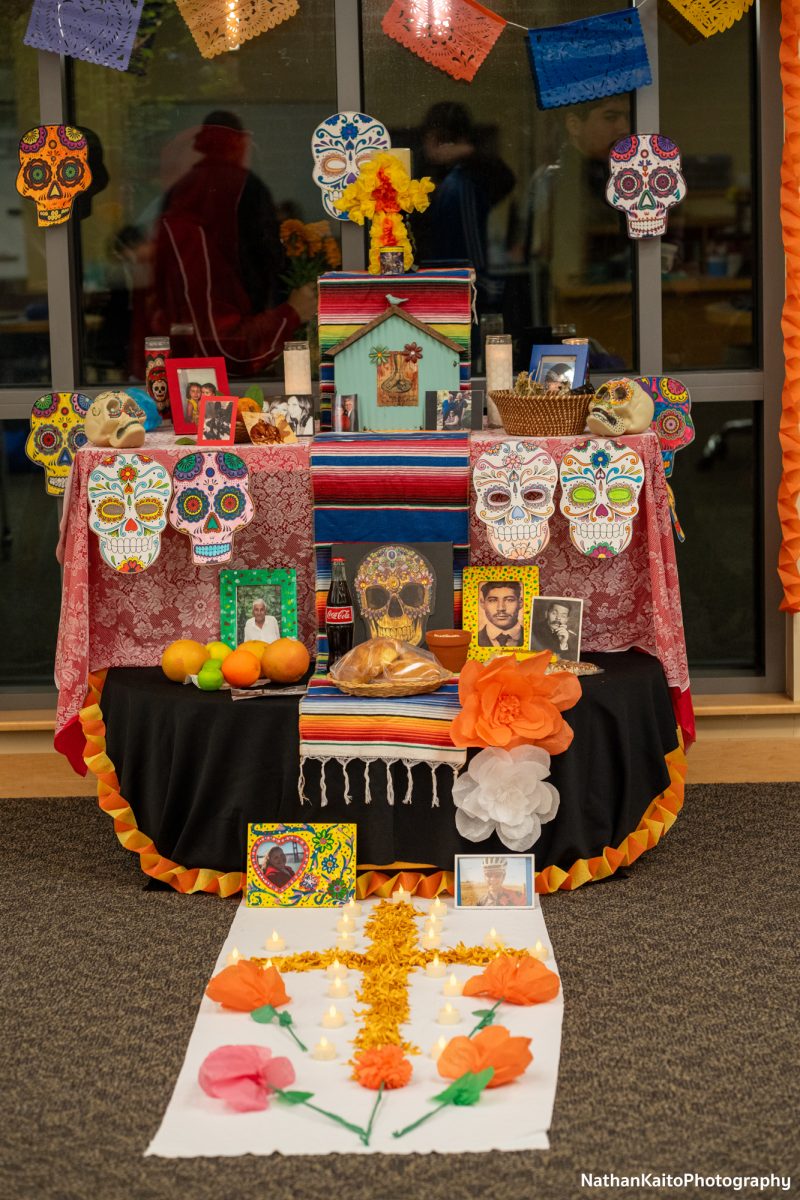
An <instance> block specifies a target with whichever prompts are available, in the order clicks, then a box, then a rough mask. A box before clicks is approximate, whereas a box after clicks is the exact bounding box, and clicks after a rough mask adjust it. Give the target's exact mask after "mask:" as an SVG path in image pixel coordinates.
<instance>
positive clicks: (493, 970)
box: [464, 954, 561, 1005]
mask: <svg viewBox="0 0 800 1200" xmlns="http://www.w3.org/2000/svg"><path fill="white" fill-rule="evenodd" d="M560 986H561V985H560V981H559V978H558V976H557V975H556V973H555V971H551V970H550V968H549V967H546V966H545V965H544V963H543V962H539V959H538V958H530V957H526V958H513V957H512V956H511V955H510V954H500V955H498V957H497V958H495V959H494V960H493V961H492V962H490V963H489V965H488V967H487V968H486V970H485V971H484V972H483V974H481V975H473V977H472V979H468V980H467V982H466V983H465V984H464V995H465V996H491V998H492V999H493V1000H506V1001H507V1002H508V1003H509V1004H526V1005H527V1004H542V1003H543V1002H544V1001H545V1000H552V999H553V997H554V996H557V995H558V989H559V987H560Z"/></svg>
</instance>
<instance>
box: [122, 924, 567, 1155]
mask: <svg viewBox="0 0 800 1200" xmlns="http://www.w3.org/2000/svg"><path fill="white" fill-rule="evenodd" d="M372 905H373V901H365V902H364V903H363V904H362V905H360V910H361V914H362V917H361V918H360V919H359V920H358V921H357V926H356V940H355V945H354V947H353V949H355V950H356V951H359V952H360V951H364V950H365V949H366V948H367V943H366V941H365V939H364V937H363V928H364V924H365V921H366V918H367V917H368V916H369V915H370V912H371V908H372ZM416 907H417V908H418V909H420V910H422V912H423V913H424V915H425V916H427V913H428V909H429V907H430V901H419V902H418V903H417V905H416ZM340 916H341V910H340V909H313V910H312V909H303V910H297V909H279V908H273V909H251V908H247V907H246V906H245V905H244V903H242V904H241V905H240V906H239V908H238V909H237V911H236V916H235V917H234V920H233V923H232V925H231V928H230V931H229V933H228V937H227V939H226V941H225V944H224V946H223V947H222V950H221V951H220V954H219V958H218V959H217V963H216V967H215V969H214V972H213V973H214V974H216V973H217V972H218V971H220V970H222V968H223V967H224V966H225V963H226V960H227V957H228V955H229V954H230V952H231V951H232V950H233V948H234V946H235V947H237V948H238V950H239V952H240V953H241V955H242V956H243V957H245V958H246V957H248V956H250V955H253V956H259V957H261V956H266V953H267V952H266V951H265V949H264V942H265V940H266V938H267V937H269V936H270V934H271V933H272V930H273V929H276V930H277V931H278V933H279V934H280V936H281V937H283V938H284V939H285V941H286V949H285V950H284V951H282V952H281V953H285V954H297V953H301V952H303V951H307V950H328V949H330V948H332V947H334V946H335V945H336V939H337V933H336V922H337V920H338V919H339V917H340ZM423 920H424V917H423V916H420V917H419V918H418V922H417V923H418V929H419V933H420V936H421V935H422V931H423ZM492 927H494V928H495V929H496V931H497V934H498V935H499V937H501V938H502V939H503V941H504V943H505V944H506V945H508V946H511V947H516V948H518V949H521V948H522V947H529V946H534V945H535V944H536V942H537V941H541V942H543V943H544V945H545V946H549V944H550V942H549V938H548V936H547V929H546V927H545V923H544V918H543V916H542V911H541V908H540V907H537V908H535V909H512V908H505V909H456V908H454V907H453V906H452V901H449V902H448V904H447V914H446V918H445V921H444V926H443V929H442V937H441V949H442V951H445V950H447V949H448V948H450V947H453V946H455V945H456V944H457V943H458V942H463V943H464V944H465V945H467V946H477V945H481V944H483V943H484V941H485V939H486V937H487V935H488V934H489V931H490V929H491V928H492ZM276 957H278V955H276ZM547 966H548V967H550V968H551V969H552V970H556V969H557V968H556V964H555V960H554V959H553V957H552V956H551V957H550V958H549V959H548V960H547ZM482 969H483V968H482V967H479V966H448V968H447V975H448V976H449V975H450V974H451V973H452V974H455V975H456V977H457V978H458V979H459V980H461V981H462V983H463V982H465V981H466V980H467V979H469V978H470V977H471V976H473V975H477V974H479V973H480V971H481V970H482ZM284 982H285V984H286V990H287V992H288V993H289V995H290V996H291V998H292V999H291V1004H290V1005H289V1008H288V1011H289V1012H291V1015H292V1019H293V1022H294V1029H295V1030H296V1032H297V1034H298V1036H299V1037H300V1039H301V1041H303V1042H304V1043H305V1044H306V1045H307V1046H308V1049H309V1053H308V1054H304V1053H303V1052H302V1051H301V1050H300V1049H299V1047H298V1046H297V1045H296V1044H295V1042H294V1040H293V1039H292V1037H291V1036H290V1035H289V1033H288V1032H287V1031H286V1030H285V1029H282V1028H280V1027H279V1026H278V1025H277V1024H270V1025H262V1024H258V1023H257V1022H256V1021H254V1020H252V1019H251V1017H250V1014H249V1013H235V1012H229V1011H226V1010H224V1009H222V1008H221V1007H220V1006H219V1005H218V1004H216V1003H214V1002H213V1001H211V1000H209V999H208V997H207V996H204V997H203V1000H202V1002H201V1004H200V1011H199V1013H198V1016H197V1021H196V1022H195V1026H194V1030H193V1032H192V1036H191V1039H190V1041H189V1046H188V1049H187V1052H186V1058H185V1060H184V1063H183V1067H182V1068H181V1072H180V1075H179V1076H178V1081H177V1083H176V1085H175V1090H174V1092H173V1094H172V1098H171V1100H170V1102H169V1105H168V1107H167V1111H166V1113H165V1115H164V1119H163V1121H162V1123H161V1127H160V1129H159V1130H158V1133H157V1134H156V1136H155V1137H154V1139H153V1141H152V1142H151V1144H150V1146H149V1147H148V1149H147V1151H146V1153H147V1154H153V1155H160V1156H162V1157H165V1158H192V1157H200V1156H231V1155H240V1154H272V1153H274V1152H276V1151H277V1152H279V1153H281V1154H285V1155H300V1154H329V1153H342V1154H369V1153H372V1154H374V1153H384V1154H402V1153H426V1152H429V1151H438V1152H440V1153H453V1154H456V1153H465V1152H476V1151H487V1150H546V1149H547V1148H548V1147H549V1141H548V1137H547V1130H548V1129H549V1127H550V1121H551V1117H552V1112H553V1102H554V1099H555V1091H556V1083H557V1079H558V1061H559V1054H560V1047H561V1020H562V1015H563V1000H562V995H561V992H560V991H559V994H558V996H557V997H556V998H555V999H554V1000H551V1001H549V1002H548V1003H545V1004H535V1005H532V1006H530V1007H521V1006H517V1005H513V1004H507V1003H505V1002H504V1003H502V1004H501V1005H500V1007H499V1008H498V1010H497V1012H496V1014H495V1024H496V1025H503V1026H505V1027H506V1028H507V1029H509V1030H510V1032H511V1033H512V1034H513V1035H515V1036H520V1035H522V1036H525V1037H530V1038H531V1039H532V1040H531V1044H530V1049H531V1052H532V1053H533V1062H532V1064H531V1065H530V1066H529V1067H528V1069H527V1071H526V1072H525V1074H524V1075H522V1076H520V1077H519V1078H518V1079H516V1080H515V1081H514V1082H513V1083H510V1084H507V1085H505V1086H502V1087H497V1088H487V1089H486V1090H485V1091H484V1092H483V1095H482V1097H481V1099H480V1100H479V1101H478V1103H477V1104H475V1105H474V1106H472V1107H454V1106H450V1105H449V1106H447V1107H446V1108H443V1109H442V1110H441V1112H439V1113H437V1114H436V1116H434V1117H432V1118H431V1120H430V1121H427V1122H426V1123H425V1124H424V1125H422V1126H421V1127H420V1128H419V1129H416V1130H414V1131H413V1132H412V1133H410V1134H407V1135H406V1136H405V1137H402V1138H393V1137H392V1131H393V1130H398V1129H402V1128H404V1127H405V1126H406V1125H408V1124H410V1123H411V1122H412V1121H415V1120H416V1119H417V1118H418V1117H420V1116H422V1115H423V1114H424V1113H425V1112H426V1111H427V1110H429V1109H431V1108H432V1107H433V1105H431V1103H430V1100H431V1098H432V1097H433V1096H435V1095H436V1094H437V1093H438V1092H440V1091H442V1090H444V1088H445V1087H446V1086H447V1085H448V1083H449V1082H450V1081H449V1080H446V1079H442V1077H441V1076H440V1075H439V1074H438V1072H437V1069H436V1063H435V1060H434V1059H433V1058H432V1057H431V1050H432V1048H433V1046H434V1044H435V1043H436V1041H437V1039H438V1038H439V1037H441V1036H444V1037H445V1038H448V1039H449V1038H450V1037H454V1036H456V1035H458V1034H462V1035H466V1034H468V1033H470V1031H471V1030H472V1029H473V1028H474V1027H475V1025H476V1024H477V1020H478V1018H476V1017H474V1016H473V1015H472V1014H473V1012H474V1011H475V1010H476V1009H482V1008H489V1007H491V1006H492V1004H493V1003H494V1001H493V1000H491V999H488V998H486V997H478V996H471V997H466V996H456V997H445V996H444V995H443V993H442V987H443V984H444V982H445V979H431V978H429V977H428V976H427V975H426V974H425V972H424V971H423V970H415V971H412V972H411V973H410V974H409V977H408V986H409V1001H410V1006H411V1019H410V1021H409V1022H408V1023H407V1024H406V1025H405V1026H403V1028H402V1033H403V1036H404V1037H406V1038H407V1039H408V1040H409V1041H411V1042H412V1043H414V1044H415V1045H416V1046H417V1047H419V1049H420V1051H421V1054H420V1055H413V1056H411V1062H412V1064H413V1075H412V1078H411V1082H410V1083H409V1084H408V1085H407V1086H406V1087H404V1088H402V1089H396V1090H392V1091H387V1092H385V1093H384V1097H383V1101H382V1104H381V1107H380V1110H379V1112H378V1116H377V1119H376V1122H375V1126H374V1128H373V1132H372V1138H371V1142H370V1145H369V1146H368V1147H366V1146H364V1145H363V1144H362V1143H361V1141H360V1139H359V1138H358V1137H356V1136H355V1135H354V1134H352V1133H351V1132H350V1131H349V1130H347V1129H344V1128H342V1127H341V1126H339V1125H337V1124H336V1123H334V1122H332V1121H329V1120H327V1119H326V1118H325V1117H322V1116H319V1115H318V1114H316V1113H314V1112H312V1111H310V1110H309V1109H307V1108H305V1107H304V1106H301V1105H298V1106H289V1105H287V1104H283V1103H281V1102H279V1101H278V1100H276V1099H275V1098H272V1099H271V1101H270V1105H269V1108H268V1109H266V1110H265V1111H264V1112H256V1113H237V1112H234V1111H233V1110H231V1109H229V1108H228V1107H227V1106H226V1105H225V1104H224V1102H223V1101H221V1100H214V1099H211V1098H210V1097H209V1096H206V1095H205V1093H204V1092H203V1091H202V1090H201V1088H200V1086H199V1084H198V1082H197V1074H198V1070H199V1068H200V1065H201V1063H202V1062H203V1060H204V1059H205V1057H206V1055H207V1054H209V1053H210V1052H211V1051H212V1050H215V1049H216V1048H217V1047H218V1046H223V1045H262V1046H267V1047H269V1049H270V1050H271V1051H272V1053H273V1054H274V1055H276V1056H285V1057H287V1058H289V1059H290V1060H291V1062H292V1064H293V1066H294V1068H295V1072H296V1076H297V1078H296V1081H295V1083H294V1084H293V1085H292V1087H293V1088H295V1089H298V1090H303V1091H306V1092H313V1093H314V1096H313V1103H314V1104H317V1105H319V1106H320V1107H322V1108H326V1109H329V1110H331V1111H333V1112H335V1113H337V1114H339V1115H340V1116H343V1117H345V1118H346V1119H347V1120H350V1121H352V1122H354V1123H355V1124H357V1125H362V1126H364V1125H366V1122H367V1120H368V1118H369V1114H370V1112H371V1110H372V1105H373V1102H374V1100H375V1097H376V1093H375V1092H372V1091H368V1090H366V1089H365V1088H362V1087H360V1086H359V1085H358V1084H357V1083H356V1082H355V1081H354V1080H352V1079H351V1078H350V1072H351V1068H350V1067H349V1066H348V1065H347V1060H348V1059H349V1058H350V1057H351V1053H352V1046H351V1045H350V1042H351V1040H352V1038H353V1037H354V1034H355V1031H356V1028H357V1025H356V1020H357V1018H355V1017H354V1009H359V1008H361V1007H363V1006H360V1005H359V1004H358V1003H357V1001H356V999H355V992H356V990H357V988H358V987H359V985H360V982H361V973H360V972H359V971H356V970H350V971H349V972H348V975H347V984H348V987H349V994H348V996H347V997H346V998H343V999H337V1000H336V1001H335V1004H336V1007H337V1008H338V1009H339V1010H340V1011H341V1012H342V1013H344V1015H345V1018H346V1022H345V1024H344V1026H343V1027H342V1028H340V1029H333V1030H331V1029H323V1028H322V1027H321V1021H322V1017H323V1014H324V1013H325V1012H326V1011H327V1009H328V1008H329V1006H330V1005H331V1004H332V1003H334V1001H333V1000H331V999H330V997H329V996H328V995H327V990H328V987H329V985H330V982H331V981H330V980H329V979H328V978H327V976H326V974H325V972H324V971H322V970H320V971H317V970H314V971H307V972H302V973H298V972H291V971H287V972H286V973H285V974H284ZM448 1000H449V1002H450V1003H451V1004H453V1005H454V1007H456V1008H457V1009H458V1010H459V1011H460V1013H461V1022H460V1024H458V1025H449V1026H443V1025H439V1024H438V1023H437V1016H438V1013H439V1010H440V1009H441V1008H442V1007H443V1005H445V1004H446V1003H447V1002H448ZM321 1036H325V1037H327V1039H328V1041H329V1042H332V1043H333V1044H334V1045H335V1046H336V1049H337V1051H338V1057H337V1059H336V1060H335V1061H332V1062H318V1061H315V1060H314V1059H313V1058H312V1057H311V1053H310V1051H311V1050H312V1049H313V1047H314V1046H315V1045H316V1044H317V1042H318V1041H319V1039H320V1037H321Z"/></svg>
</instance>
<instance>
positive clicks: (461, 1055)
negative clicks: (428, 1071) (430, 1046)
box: [437, 1025, 533, 1088]
mask: <svg viewBox="0 0 800 1200" xmlns="http://www.w3.org/2000/svg"><path fill="white" fill-rule="evenodd" d="M530 1044H531V1039H530V1038H527V1037H512V1036H511V1034H510V1033H509V1031H508V1030H507V1029H506V1028H505V1026H503V1025H490V1026H489V1027H488V1028H487V1029H482V1030H481V1031H480V1033H476V1034H475V1036H474V1037H472V1038H468V1037H454V1038H451V1040H450V1041H449V1042H448V1043H447V1045H446V1046H445V1048H444V1050H443V1051H442V1053H441V1054H440V1055H439V1060H438V1063H437V1065H438V1067H439V1074H440V1075H442V1076H443V1077H444V1078H445V1079H460V1078H461V1076H462V1075H463V1074H465V1072H467V1071H472V1072H473V1073H475V1074H477V1073H478V1072H479V1071H485V1070H486V1068H487V1067H494V1075H493V1076H492V1078H491V1079H490V1080H489V1082H488V1083H487V1085H486V1086H487V1087H490V1088H493V1087H502V1086H503V1084H505V1083H511V1082H512V1080H514V1079H516V1078H517V1076H519V1075H522V1074H523V1072H524V1071H526V1070H527V1069H528V1067H529V1066H530V1064H531V1063H532V1062H533V1055H532V1054H531V1052H530V1050H529V1049H528V1047H529V1046H530Z"/></svg>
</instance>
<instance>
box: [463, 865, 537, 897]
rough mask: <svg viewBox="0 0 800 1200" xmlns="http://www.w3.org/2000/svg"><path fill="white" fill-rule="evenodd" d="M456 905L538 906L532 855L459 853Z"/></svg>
mask: <svg viewBox="0 0 800 1200" xmlns="http://www.w3.org/2000/svg"><path fill="white" fill-rule="evenodd" d="M455 866H456V870H455V873H456V908H536V892H535V890H534V880H535V877H536V872H535V870H534V862H533V855H532V854H457V855H456V864H455Z"/></svg>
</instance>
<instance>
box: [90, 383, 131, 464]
mask: <svg viewBox="0 0 800 1200" xmlns="http://www.w3.org/2000/svg"><path fill="white" fill-rule="evenodd" d="M144 422H145V415H144V412H143V411H142V409H141V408H140V407H139V405H138V404H137V403H136V401H135V400H134V398H133V396H129V395H128V393H127V392H100V394H99V396H95V398H94V400H93V401H92V403H91V407H90V409H89V411H88V413H87V414H86V436H87V438H88V439H89V441H90V442H91V443H92V445H93V446H113V447H114V449H115V450H132V449H133V447H134V446H141V445H142V444H143V442H144V437H145V433H144Z"/></svg>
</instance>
